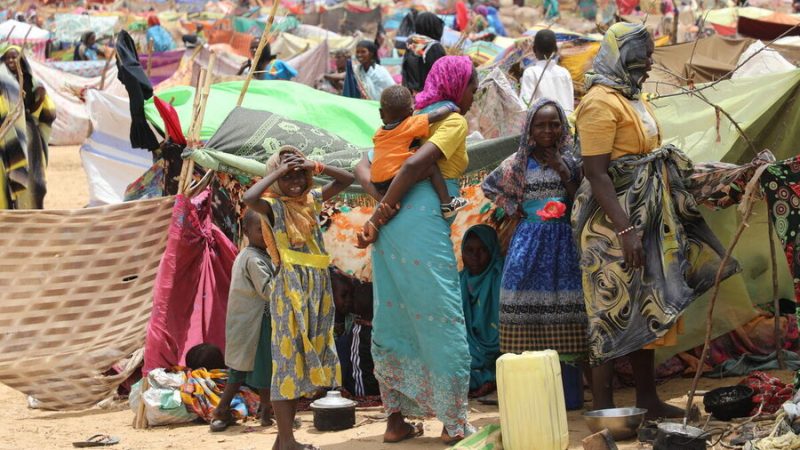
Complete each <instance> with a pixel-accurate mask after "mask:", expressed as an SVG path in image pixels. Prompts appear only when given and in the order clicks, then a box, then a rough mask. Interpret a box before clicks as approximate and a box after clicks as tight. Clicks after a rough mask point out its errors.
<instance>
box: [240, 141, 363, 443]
mask: <svg viewBox="0 0 800 450" xmlns="http://www.w3.org/2000/svg"><path fill="white" fill-rule="evenodd" d="M314 174H317V175H318V174H325V175H327V176H329V177H331V178H333V181H332V182H330V183H328V184H327V185H325V186H323V187H322V189H321V190H320V189H314V190H312V188H313V184H312V177H313V175H314ZM352 183H353V175H352V174H350V173H349V172H346V171H344V170H341V169H337V168H334V167H329V166H325V165H324V164H321V163H318V162H313V161H309V160H307V159H305V157H304V156H303V154H302V153H301V152H300V150H298V149H297V148H295V147H291V146H283V147H281V148H280V150H278V152H277V153H275V154H274V155H272V156H271V157H270V158H269V160H268V161H267V171H266V175H265V176H264V178H262V179H261V180H260V181H259V182H257V183H256V184H254V185H253V186H252V187H251V188H250V189H248V190H247V192H246V193H245V194H244V197H243V198H242V200H243V201H244V203H245V204H246V205H247V206H248V207H249V208H251V209H252V210H255V211H256V212H258V213H260V214H261V215H262V220H263V221H264V222H263V223H262V226H263V228H264V231H265V235H266V238H267V239H269V240H270V241H268V242H267V244H268V248H270V249H273V250H271V251H270V255H272V254H273V251H276V252H277V254H278V256H277V258H280V261H279V264H277V261H276V265H278V267H279V268H278V273H277V275H276V278H275V282H274V289H273V291H272V293H271V297H270V313H271V317H272V358H273V366H274V370H273V373H272V384H271V391H270V398H271V400H272V408H273V409H274V411H275V419H276V421H277V422H278V439H277V440H276V441H275V445H274V446H273V449H275V450H296V449H310V448H314V447H313V446H310V445H303V444H299V443H298V442H297V441H296V440H295V438H294V433H293V431H292V422H293V421H294V417H295V414H296V413H297V401H298V399H300V398H301V397H311V396H313V395H314V394H315V393H316V392H317V391H319V390H322V389H326V388H331V387H338V386H340V385H341V378H342V377H341V369H340V368H339V358H338V357H337V356H336V346H335V344H334V340H333V322H334V314H335V310H334V305H333V294H332V292H331V278H330V274H329V273H328V266H329V265H330V257H329V256H328V255H327V253H326V252H325V246H324V244H325V243H324V242H323V240H322V230H321V229H320V227H319V214H320V212H321V210H322V202H324V201H326V200H328V199H330V198H331V197H333V196H335V195H336V194H338V193H339V192H341V191H343V190H344V189H345V188H346V187H347V186H350V184H352ZM273 260H276V257H275V256H273Z"/></svg>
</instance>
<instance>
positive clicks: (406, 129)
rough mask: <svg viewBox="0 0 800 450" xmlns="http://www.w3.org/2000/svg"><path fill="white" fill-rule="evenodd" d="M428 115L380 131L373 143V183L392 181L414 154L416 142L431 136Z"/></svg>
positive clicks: (419, 115) (409, 118)
mask: <svg viewBox="0 0 800 450" xmlns="http://www.w3.org/2000/svg"><path fill="white" fill-rule="evenodd" d="M429 125H430V124H429V123H428V115H427V114H418V115H416V116H411V117H408V118H407V119H406V120H404V121H402V122H400V125H397V126H396V127H395V128H393V129H391V130H387V129H385V128H383V127H381V128H380V129H378V131H377V132H376V133H375V136H374V137H373V138H372V142H373V143H374V144H375V150H374V155H373V158H372V168H371V172H370V179H371V181H372V182H373V183H380V182H383V181H389V180H391V179H392V178H393V177H394V176H395V175H397V172H399V171H400V167H402V166H403V163H404V162H405V161H406V160H407V159H408V158H409V157H411V155H413V154H414V152H413V151H412V150H411V146H412V144H413V143H414V141H415V140H417V139H419V140H422V139H427V137H428V135H429V130H428V127H429Z"/></svg>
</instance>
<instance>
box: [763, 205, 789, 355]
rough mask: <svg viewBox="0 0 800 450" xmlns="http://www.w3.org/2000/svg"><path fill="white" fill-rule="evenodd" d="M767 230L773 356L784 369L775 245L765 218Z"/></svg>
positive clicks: (771, 226)
mask: <svg viewBox="0 0 800 450" xmlns="http://www.w3.org/2000/svg"><path fill="white" fill-rule="evenodd" d="M767 225H768V227H767V229H768V230H769V231H768V232H769V255H770V259H771V261H772V309H774V310H775V313H774V318H775V330H774V332H775V356H776V357H777V358H778V368H779V369H781V370H784V369H786V361H784V359H783V336H782V334H781V315H780V299H779V298H778V257H777V256H776V255H775V243H774V242H772V239H773V236H774V235H775V234H774V233H773V230H774V225H773V224H772V220H770V218H769V217H767Z"/></svg>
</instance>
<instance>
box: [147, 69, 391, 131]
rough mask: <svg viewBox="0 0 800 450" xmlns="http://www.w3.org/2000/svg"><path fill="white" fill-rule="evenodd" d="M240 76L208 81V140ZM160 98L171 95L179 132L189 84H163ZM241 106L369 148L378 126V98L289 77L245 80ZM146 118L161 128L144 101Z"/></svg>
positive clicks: (188, 105) (232, 101) (186, 120)
mask: <svg viewBox="0 0 800 450" xmlns="http://www.w3.org/2000/svg"><path fill="white" fill-rule="evenodd" d="M242 84H243V82H241V81H232V82H227V83H220V84H215V85H213V86H211V92H210V94H209V97H208V104H209V105H213V108H208V109H207V110H206V114H205V117H204V118H203V128H202V130H201V131H200V139H201V140H204V141H205V140H208V139H209V138H210V137H211V136H212V135H213V134H214V133H215V132H216V131H217V129H218V128H219V126H220V124H221V123H222V121H223V120H225V118H226V117H227V115H228V114H229V113H230V112H231V111H232V110H233V108H234V107H235V105H236V101H237V100H238V98H239V92H241V90H242ZM158 95H159V97H161V98H164V99H171V98H174V99H175V100H174V102H173V106H175V109H176V110H177V111H178V115H179V116H180V119H181V124H183V127H184V132H187V131H188V127H189V124H190V123H191V114H192V111H191V109H192V102H193V100H194V88H192V87H188V86H182V87H176V88H172V89H166V90H163V91H160V92H159V93H158ZM242 106H244V107H246V108H250V109H254V110H260V111H269V112H271V113H274V114H280V115H281V116H283V117H285V118H287V119H291V120H297V121H299V122H303V123H306V124H308V125H311V126H314V127H317V128H321V129H323V130H328V131H330V132H332V133H334V134H336V135H337V136H339V137H341V138H342V139H344V140H345V141H347V142H349V143H351V144H353V145H355V146H358V147H371V146H372V136H373V135H374V134H375V130H377V129H378V127H379V126H380V125H381V121H380V115H379V114H378V102H373V101H368V100H359V99H349V98H344V97H341V96H338V95H334V94H328V93H325V92H321V91H318V90H315V89H313V88H310V87H308V86H304V85H302V84H299V83H294V82H291V81H277V80H269V81H263V80H254V81H252V82H251V83H250V86H249V88H248V91H247V96H245V99H244V103H243V105H242ZM145 113H146V115H147V118H148V120H150V121H151V122H152V123H153V124H155V125H156V126H157V127H159V129H162V127H163V125H162V124H161V118H160V117H159V116H158V113H157V112H156V110H155V106H153V104H152V101H148V102H147V104H146V106H145Z"/></svg>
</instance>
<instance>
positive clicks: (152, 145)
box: [116, 30, 158, 150]
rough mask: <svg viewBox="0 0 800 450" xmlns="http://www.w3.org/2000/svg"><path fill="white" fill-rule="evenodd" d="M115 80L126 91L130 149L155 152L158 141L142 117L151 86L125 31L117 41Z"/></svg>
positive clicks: (143, 116) (131, 41) (150, 95)
mask: <svg viewBox="0 0 800 450" xmlns="http://www.w3.org/2000/svg"><path fill="white" fill-rule="evenodd" d="M116 50H117V70H118V72H117V78H118V79H119V81H120V82H121V83H122V84H123V85H124V86H125V90H126V91H128V97H129V99H130V109H131V134H130V139H131V147H133V148H143V149H146V150H155V149H157V148H158V140H157V139H156V136H155V135H154V134H153V131H152V130H151V129H150V126H149V125H148V123H147V119H146V118H145V115H144V102H145V100H148V99H149V98H150V97H152V96H153V85H152V84H150V80H149V79H148V78H147V74H146V73H145V71H144V69H143V68H142V64H141V63H140V62H139V55H138V54H137V53H136V44H135V43H134V42H133V38H132V37H131V35H130V34H128V32H127V31H125V30H122V31H120V33H119V37H118V39H117V45H116Z"/></svg>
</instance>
